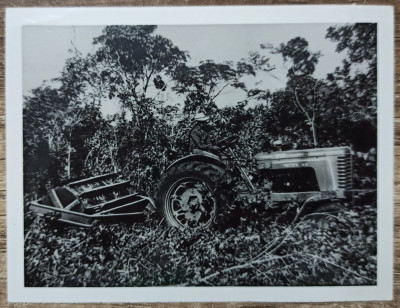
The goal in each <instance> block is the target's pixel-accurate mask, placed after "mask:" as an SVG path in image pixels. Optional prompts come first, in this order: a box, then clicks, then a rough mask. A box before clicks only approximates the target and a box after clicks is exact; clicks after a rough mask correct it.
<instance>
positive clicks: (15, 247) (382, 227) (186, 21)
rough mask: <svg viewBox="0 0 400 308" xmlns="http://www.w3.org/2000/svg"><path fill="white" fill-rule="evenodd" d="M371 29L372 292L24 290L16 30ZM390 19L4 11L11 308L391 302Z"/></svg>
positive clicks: (178, 10)
mask: <svg viewBox="0 0 400 308" xmlns="http://www.w3.org/2000/svg"><path fill="white" fill-rule="evenodd" d="M346 22H347V23H349V22H351V23H354V22H366V23H367V22H374V23H377V24H378V174H377V176H378V205H379V206H378V218H377V219H378V221H377V223H378V231H377V233H378V234H377V235H378V243H377V245H378V273H377V285H376V286H351V287H348V286H346V287H343V286H335V287H132V288H128V287H123V288H119V287H118V288H117V287H110V288H84V287H82V288H71V287H68V288H66V287H64V288H63V287H61V288H34V287H24V234H23V215H22V213H23V193H22V192H23V146H22V140H23V139H22V106H23V103H22V102H23V91H22V27H24V26H29V25H46V26H50V25H51V26H56V25H57V26H66V25H76V26H83V25H111V24H112V25H126V24H137V25H140V24H151V25H194V24H198V25H203V24H215V25H216V24H293V23H346ZM393 22H394V18H393V7H391V6H355V5H329V6H328V5H308V6H295V5H293V6H219V7H147V8H138V7H119V8H81V7H80V8H10V9H7V10H6V110H7V111H6V137H7V139H6V140H7V147H6V158H7V260H8V264H7V266H8V267H7V272H8V279H7V280H8V301H10V302H43V303H44V302H65V303H72V302H221V301H229V302H232V301H238V302H243V301H246V302H249V301H256V302H317V301H319V302H326V301H369V300H391V299H392V296H393V172H394V167H393V149H394V147H393V137H394V133H393V115H394V113H393V109H394V105H393V102H394V78H393V76H394V24H393Z"/></svg>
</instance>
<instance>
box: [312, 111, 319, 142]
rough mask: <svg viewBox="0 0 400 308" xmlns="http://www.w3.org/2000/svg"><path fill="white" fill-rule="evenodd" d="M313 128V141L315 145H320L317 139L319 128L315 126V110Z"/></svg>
mask: <svg viewBox="0 0 400 308" xmlns="http://www.w3.org/2000/svg"><path fill="white" fill-rule="evenodd" d="M311 129H312V134H313V141H314V147H316V148H317V147H318V139H317V129H316V127H315V112H313V117H312V121H311Z"/></svg>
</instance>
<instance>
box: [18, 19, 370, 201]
mask: <svg viewBox="0 0 400 308" xmlns="http://www.w3.org/2000/svg"><path fill="white" fill-rule="evenodd" d="M156 29H157V26H106V27H105V28H104V29H103V31H102V33H101V35H99V36H97V37H95V38H94V39H93V41H92V44H93V50H92V52H90V53H89V54H87V55H83V54H82V53H81V52H80V51H79V50H77V49H76V48H74V47H73V48H72V50H71V56H70V58H68V59H67V61H66V62H65V64H64V67H63V70H62V72H61V74H60V75H59V76H58V77H57V78H56V79H54V80H53V81H52V82H48V83H43V84H42V85H41V86H40V87H38V88H35V89H32V90H31V92H30V94H29V95H26V96H25V97H24V109H23V125H24V127H23V129H24V144H23V146H24V190H25V191H24V193H25V198H26V200H30V199H32V198H36V197H37V196H38V195H43V194H45V193H46V187H48V186H49V185H50V186H56V185H60V184H62V183H63V182H65V181H68V180H71V179H76V178H82V177H87V176H91V175H97V174H102V173H107V172H117V171H118V172H121V173H122V174H123V175H125V176H127V177H130V178H131V179H132V183H135V185H136V189H137V190H138V191H140V192H143V193H147V194H150V195H151V194H152V191H153V187H154V185H155V184H156V183H157V181H158V179H159V178H160V175H161V174H162V172H163V170H164V169H165V167H166V166H167V165H168V164H169V163H170V162H171V161H173V160H174V159H176V158H177V157H179V156H183V155H185V154H187V153H188V151H189V147H188V137H187V134H188V131H189V129H190V128H191V127H192V126H193V116H194V114H195V113H196V112H203V113H205V114H206V115H208V116H210V117H211V118H212V122H213V123H214V125H215V126H214V134H215V136H214V137H215V138H216V139H217V138H218V136H227V135H230V134H235V135H237V136H238V138H239V139H238V142H237V149H236V151H237V153H238V154H239V155H241V156H242V157H245V158H249V157H251V155H253V154H255V153H258V152H260V151H273V150H274V148H273V143H274V141H276V140H280V141H281V142H282V145H283V149H285V150H290V149H301V148H312V147H331V146H341V145H346V146H351V148H352V150H353V152H354V153H355V154H356V153H358V154H359V155H358V156H359V157H360V158H361V160H360V161H359V162H357V161H356V166H355V168H356V169H355V177H356V178H355V184H356V186H357V185H358V186H360V187H362V186H365V185H374V184H375V180H376V166H375V156H376V143H377V140H376V135H377V50H376V49H377V45H376V42H377V27H376V24H346V25H338V26H332V27H330V28H329V29H328V30H327V32H326V37H325V39H326V40H330V41H331V42H334V43H335V44H336V51H337V52H343V53H344V54H345V56H344V59H343V62H342V64H341V65H340V66H338V67H337V68H336V69H335V70H334V71H332V72H329V73H328V74H327V75H326V76H325V77H323V78H321V77H316V75H315V74H314V73H315V70H316V68H317V67H318V65H319V62H320V59H321V57H323V55H322V53H321V52H320V51H319V50H311V49H310V47H309V42H307V40H306V39H305V38H302V37H293V38H292V39H290V40H289V41H287V42H284V43H282V44H280V45H278V46H271V44H268V38H261V37H260V47H259V49H258V50H252V51H250V53H249V54H244V55H243V59H241V60H240V61H237V62H232V61H230V62H229V61H227V62H223V63H219V62H216V61H214V60H211V59H204V60H203V61H201V62H200V63H198V64H197V65H193V64H189V62H188V59H189V58H190V54H189V52H187V51H184V50H181V49H180V47H179V46H176V45H175V44H174V42H173V41H172V40H170V39H168V38H166V37H163V36H161V35H159V34H157V33H156ZM272 56H279V58H280V59H281V63H280V64H281V66H282V67H284V68H285V69H286V72H285V74H286V79H285V82H284V84H282V87H281V88H280V89H277V90H274V91H271V90H270V89H268V88H267V87H262V86H261V85H262V84H260V85H258V86H257V85H254V83H250V82H248V80H249V78H250V77H251V76H257V75H259V74H273V73H274V71H275V70H276V69H277V67H276V65H275V63H274V64H273V63H272V62H271V60H270V57H272ZM233 89H234V90H236V91H239V92H240V93H241V95H240V99H238V101H236V102H235V104H232V105H230V106H225V107H221V106H218V104H217V103H216V101H217V99H218V97H220V96H221V94H222V93H224V91H231V90H233ZM239 92H238V93H239ZM166 94H168V95H166ZM167 97H179V98H180V101H182V103H180V104H174V102H171V101H170V100H168V99H167ZM238 98H239V96H238ZM107 103H115V104H118V106H119V110H118V112H116V113H115V114H111V115H104V114H103V113H102V106H103V105H104V104H107Z"/></svg>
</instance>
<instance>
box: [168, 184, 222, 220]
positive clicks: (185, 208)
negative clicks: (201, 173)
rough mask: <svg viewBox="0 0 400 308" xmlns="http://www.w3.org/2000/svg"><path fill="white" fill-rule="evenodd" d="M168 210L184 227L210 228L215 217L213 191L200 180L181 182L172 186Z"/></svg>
mask: <svg viewBox="0 0 400 308" xmlns="http://www.w3.org/2000/svg"><path fill="white" fill-rule="evenodd" d="M171 190H172V191H171V192H172V194H170V198H169V200H168V205H169V206H168V209H169V210H170V214H171V215H172V216H173V218H174V220H175V221H177V223H178V224H179V225H181V226H182V227H187V226H189V227H198V226H208V225H209V224H210V223H211V222H212V220H213V219H214V217H215V209H216V203H215V200H214V198H213V197H212V194H211V190H210V189H209V188H208V187H207V186H206V185H205V184H204V183H203V182H201V181H199V180H198V179H186V180H181V181H180V182H178V183H175V185H173V186H172V189H171Z"/></svg>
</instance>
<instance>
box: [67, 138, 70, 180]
mask: <svg viewBox="0 0 400 308" xmlns="http://www.w3.org/2000/svg"><path fill="white" fill-rule="evenodd" d="M70 177H71V144H70V143H69V142H68V157H67V178H68V179H70Z"/></svg>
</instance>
